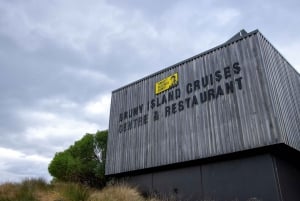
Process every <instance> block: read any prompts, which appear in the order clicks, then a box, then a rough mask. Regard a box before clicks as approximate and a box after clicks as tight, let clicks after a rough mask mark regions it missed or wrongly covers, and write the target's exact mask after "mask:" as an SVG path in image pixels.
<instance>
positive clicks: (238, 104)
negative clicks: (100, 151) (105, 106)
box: [106, 30, 300, 200]
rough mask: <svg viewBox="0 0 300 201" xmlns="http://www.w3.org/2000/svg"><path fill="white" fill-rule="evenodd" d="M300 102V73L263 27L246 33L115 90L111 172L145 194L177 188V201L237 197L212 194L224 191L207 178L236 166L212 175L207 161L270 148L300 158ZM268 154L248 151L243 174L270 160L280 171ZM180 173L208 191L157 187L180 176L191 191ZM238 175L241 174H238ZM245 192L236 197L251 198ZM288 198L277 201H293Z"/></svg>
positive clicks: (243, 158)
mask: <svg viewBox="0 0 300 201" xmlns="http://www.w3.org/2000/svg"><path fill="white" fill-rule="evenodd" d="M299 103H300V76H299V74H298V73H297V72H296V71H295V69H293V67H292V66H291V65H290V64H289V63H288V62H287V61H286V60H285V59H284V58H283V56H282V55H281V54H280V53H279V52H278V51H277V50H276V49H275V48H274V47H273V46H272V45H271V44H270V43H269V42H268V41H267V40H266V38H265V37H264V36H263V35H262V34H261V33H260V32H259V31H258V30H256V31H253V32H251V33H246V32H245V31H241V32H239V33H238V34H237V35H235V36H234V37H233V38H232V39H230V40H229V41H227V42H226V43H224V44H222V45H220V46H218V47H215V48H213V49H211V50H208V51H206V52H203V53H201V54H199V55H196V56H194V57H191V58H189V59H187V60H184V61H182V62H179V63H177V64H175V65H173V66H171V67H168V68H166V69H164V70H162V71H159V72H157V73H154V74H152V75H150V76H148V77H145V78H143V79H141V80H138V81H136V82H134V83H132V84H129V85H127V86H124V87H122V88H120V89H117V90H115V91H113V93H112V100H111V112H110V122H109V136H108V150H107V162H106V174H107V175H110V176H122V177H124V176H129V175H131V177H130V178H129V179H128V181H132V182H133V183H135V184H137V185H140V186H144V187H145V188H144V189H146V191H147V189H151V190H150V191H157V192H168V193H170V192H169V191H172V192H173V193H175V194H176V197H177V198H178V199H179V200H180V199H186V200H197V199H231V197H230V194H228V192H230V191H228V190H227V194H228V195H227V194H226V193H225V194H226V195H225V194H224V195H223V194H222V193H220V192H215V190H213V191H211V190H209V189H210V188H211V189H218V188H219V187H218V186H215V187H214V186H211V184H209V183H207V182H206V181H204V179H205V177H207V180H213V178H214V177H213V176H212V175H218V174H220V175H221V176H220V177H222V176H224V175H223V174H221V172H222V171H224V170H225V169H226V168H227V167H231V166H232V167H233V168H234V166H233V164H235V163H233V162H228V161H227V162H224V160H223V159H222V161H223V162H222V164H223V166H222V165H219V166H216V167H217V169H218V168H219V167H222V168H221V169H220V170H215V172H213V173H211V172H210V171H211V170H212V169H214V168H213V167H210V168H208V169H207V171H206V172H205V165H204V164H206V165H208V164H210V165H211V161H210V162H207V159H212V160H213V161H214V159H216V161H218V160H219V159H218V160H217V158H218V157H222V156H229V158H230V159H234V157H235V155H234V153H254V151H256V152H255V153H257V150H263V149H264V148H265V147H272V150H273V149H274V150H279V148H277V147H279V146H280V147H284V150H289V151H287V152H288V153H290V150H291V152H292V153H293V154H294V153H295V157H298V156H299V155H297V154H298V153H299V152H300V121H299V120H300V104H299ZM277 145H278V146H277ZM274 147H276V148H274ZM253 150H254V151H253ZM278 152H281V151H278ZM266 153H267V155H266ZM270 153H271V152H270V150H268V151H262V152H260V154H254V155H255V157H254V156H252V155H251V154H250V155H251V157H250V158H249V159H248V158H247V157H249V154H247V157H246V155H245V156H244V155H243V154H242V156H241V158H240V156H239V158H240V159H239V160H238V161H240V163H239V164H240V167H242V168H240V171H241V172H240V173H239V174H240V175H239V176H244V177H245V174H246V173H247V172H249V171H248V170H247V168H246V166H245V164H248V163H249V164H248V166H249V168H250V167H252V168H259V167H256V166H257V165H259V164H265V165H263V167H264V168H265V167H267V166H268V165H270V164H269V163H268V162H266V161H269V162H270V163H271V166H272V167H277V166H278V164H279V162H278V161H279V159H278V160H276V161H277V162H274V161H275V159H274V154H273V152H272V154H270ZM232 154H233V155H232ZM231 156H232V158H231ZM276 158H278V157H276ZM298 159H299V158H298ZM226 160H227V159H226ZM205 161H206V162H205ZM256 161H263V162H260V163H257V162H256ZM224 163H226V165H225V166H224ZM239 164H238V165H237V164H235V165H237V166H239ZM284 164H285V163H284ZM288 164H290V163H288ZM244 166H245V167H244ZM271 166H270V167H271ZM283 166H284V167H287V166H288V165H283ZM293 167H294V165H293ZM189 168H191V169H189ZM199 168H200V170H199ZM229 169H230V168H229ZM277 169H278V168H277ZM296 169H297V168H296ZM180 171H181V172H180ZM198 172H200V173H199V178H198V179H195V178H196V177H197V176H195V175H197V174H198ZM237 172H238V171H237ZM250 172H251V171H250ZM211 174H212V175H211ZM247 174H248V173H247ZM253 174H255V172H253ZM274 174H275V173H274ZM276 174H277V173H276ZM278 174H279V173H278ZM182 175H185V176H184V178H190V180H191V179H192V180H193V181H194V184H195V185H196V186H197V185H199V189H200V188H202V190H199V192H195V193H194V194H195V195H194V194H193V192H189V193H186V192H188V190H186V192H185V191H184V190H179V188H177V187H172V188H171V189H169V188H167V189H165V188H164V187H159V183H161V179H159V178H164V177H165V179H164V181H168V180H169V181H170V182H169V183H168V182H167V183H166V184H165V185H167V186H168V185H171V183H174V181H173V180H174V179H175V180H176V178H178V181H181V183H180V182H179V183H178V185H179V186H180V185H181V186H182V187H181V188H180V189H185V186H189V185H183V184H184V183H185V181H184V179H183V176H182ZM189 175H190V176H189ZM209 175H211V176H209ZM250 175H251V174H250ZM262 175H264V173H262ZM297 175H298V176H299V175H300V174H299V168H298V173H297ZM271 176H272V175H271ZM273 176H274V175H273ZM273 176H272V177H273ZM220 177H219V178H220ZM233 177H238V175H234V173H232V175H231V178H233ZM275 177H276V175H275V176H274V178H275ZM155 178H157V179H156V180H155ZM250 178H251V177H250ZM216 179H218V178H216ZM225 180H226V179H225ZM225 180H224V181H225ZM233 180H234V179H233ZM250 180H251V179H250ZM176 181H177V180H176ZM274 181H275V180H274ZM186 182H187V181H186ZM205 182H206V184H205ZM239 182H240V181H236V183H237V184H238V183H239ZM251 182H252V183H254V182H256V180H254V181H251ZM251 182H250V183H249V185H250V184H251ZM266 182H267V181H266ZM268 182H270V181H268ZM155 183H156V185H155ZM175 183H176V182H175ZM192 183H193V182H192ZM271 183H272V182H270V184H271ZM194 184H193V186H195V185H194ZM205 185H206V187H205ZM210 186H211V187H210ZM141 188H143V187H141ZM194 188H195V189H197V188H196V187H194ZM203 188H207V189H208V190H206V191H205V190H203ZM274 188H275V187H274ZM174 189H175V190H174ZM176 189H177V190H176ZM220 189H221V188H220ZM233 189H235V188H234V187H233ZM273 190H274V189H273ZM277 190H278V191H282V190H281V189H277ZM178 191H180V193H178ZM195 191H197V190H195ZM220 191H222V190H220ZM271 191H272V190H270V192H271ZM275 191H276V190H275ZM249 193H250V194H251V193H254V194H255V193H257V192H252V191H251V192H249ZM249 193H248V194H249ZM187 194H189V195H191V197H187V196H186V195H187ZM244 194H245V193H244ZM244 194H243V193H241V194H240V196H239V197H238V198H240V197H243V196H244V197H243V198H246V197H247V196H251V195H250V194H249V195H248V194H247V193H246V194H247V195H246V194H245V195H244ZM258 194H259V193H258ZM282 194H284V193H283V192H282V193H279V195H278V196H277V197H278V199H277V198H276V199H275V198H272V200H280V199H281V200H287V199H284V198H283V197H284V196H283V195H282ZM290 194H291V193H290ZM253 196H255V195H253ZM261 198H267V197H264V195H261ZM267 199H268V198H267ZM264 200H266V199H264Z"/></svg>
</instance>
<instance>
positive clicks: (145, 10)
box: [0, 0, 300, 183]
mask: <svg viewBox="0 0 300 201" xmlns="http://www.w3.org/2000/svg"><path fill="white" fill-rule="evenodd" d="M250 2H251V3H250ZM299 11H300V1H299V0H294V1H292V0H284V1H283V0H282V1H278V0H264V1H261V0H252V1H241V0H224V1H220V0H219V1H217V0H201V1H200V0H184V1H183V0H182V1H180V0H149V1H141V0H0V183H1V182H4V181H20V180H22V179H23V178H28V177H44V178H46V179H47V180H50V179H51V177H50V175H49V174H48V171H47V167H48V164H49V162H50V161H51V159H52V158H53V156H54V154H55V153H56V152H58V151H63V150H64V149H66V148H67V147H68V146H69V145H71V144H73V143H74V141H75V140H78V139H80V138H81V137H82V136H83V135H84V134H85V133H95V132H96V131H97V130H104V129H107V128H108V117H109V107H110V95H111V91H112V90H114V89H116V88H119V87H121V86H123V85H125V84H127V83H129V82H132V81H134V80H136V79H139V78H141V77H143V76H146V75H148V74H151V73H154V72H156V71H159V70H161V69H163V68H165V67H168V66H170V65H172V64H175V63H177V62H179V61H181V60H183V59H186V58H189V57H191V56H194V55H195V54H198V53H201V52H203V51H205V50H207V49H210V48H213V47H214V46H217V45H219V44H221V43H223V42H225V41H226V40H228V39H229V38H230V37H231V36H233V35H234V34H235V33H237V32H238V31H239V30H241V29H246V31H248V32H249V31H252V30H254V29H259V30H260V31H261V32H262V34H263V35H264V36H265V37H266V38H267V39H268V40H269V41H270V42H271V43H272V44H273V45H274V46H275V47H276V48H277V49H278V50H279V51H280V52H281V53H282V54H283V56H284V57H285V58H286V59H287V60H288V61H289V62H290V63H291V64H292V65H293V66H294V67H295V68H296V69H297V71H298V72H299V71H300V57H299V52H300V36H299V32H300V12H299Z"/></svg>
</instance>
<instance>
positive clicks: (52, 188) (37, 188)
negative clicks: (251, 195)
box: [0, 178, 256, 201]
mask: <svg viewBox="0 0 300 201" xmlns="http://www.w3.org/2000/svg"><path fill="white" fill-rule="evenodd" d="M255 200H256V199H255ZM0 201H174V199H172V198H170V197H169V198H164V199H161V198H159V197H157V196H155V195H153V196H150V197H148V198H145V197H143V196H142V195H141V193H140V192H139V191H138V189H137V188H134V187H131V186H129V185H126V184H114V185H109V186H106V187H105V188H103V189H102V190H99V189H92V188H89V187H87V186H84V185H81V184H77V183H63V182H53V183H52V184H48V183H47V182H46V181H45V180H44V179H41V178H39V179H25V180H24V181H22V182H21V183H9V182H7V183H5V184H2V185H0ZM207 201H208V200H207ZM251 201H252V199H251Z"/></svg>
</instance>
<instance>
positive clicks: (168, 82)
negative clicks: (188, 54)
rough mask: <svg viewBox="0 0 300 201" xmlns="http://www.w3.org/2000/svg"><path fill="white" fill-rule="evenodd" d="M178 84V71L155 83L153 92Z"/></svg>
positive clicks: (162, 90)
mask: <svg viewBox="0 0 300 201" xmlns="http://www.w3.org/2000/svg"><path fill="white" fill-rule="evenodd" d="M177 84H178V73H174V74H173V75H170V76H169V77H166V78H165V79H163V80H161V81H159V82H156V83H155V94H159V93H161V92H164V91H166V90H168V89H170V88H172V87H175V86H177Z"/></svg>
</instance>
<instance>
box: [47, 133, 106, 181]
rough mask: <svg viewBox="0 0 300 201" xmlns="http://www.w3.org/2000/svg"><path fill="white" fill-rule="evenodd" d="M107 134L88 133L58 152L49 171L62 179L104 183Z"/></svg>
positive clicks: (56, 177)
mask: <svg viewBox="0 0 300 201" xmlns="http://www.w3.org/2000/svg"><path fill="white" fill-rule="evenodd" d="M107 134H108V132H107V131H97V133H96V134H89V133H87V134H85V135H84V136H83V137H82V138H81V139H80V140H78V141H76V142H75V143H74V144H73V145H71V146H70V147H69V148H68V149H66V150H65V151H63V152H58V153H56V154H55V156H54V158H53V159H52V161H51V162H50V164H49V166H48V171H49V173H50V174H51V175H52V176H53V177H54V178H55V179H58V180H61V181H70V182H80V183H84V184H88V185H90V186H102V185H104V184H105V176H104V173H105V157H106V144H107Z"/></svg>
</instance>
